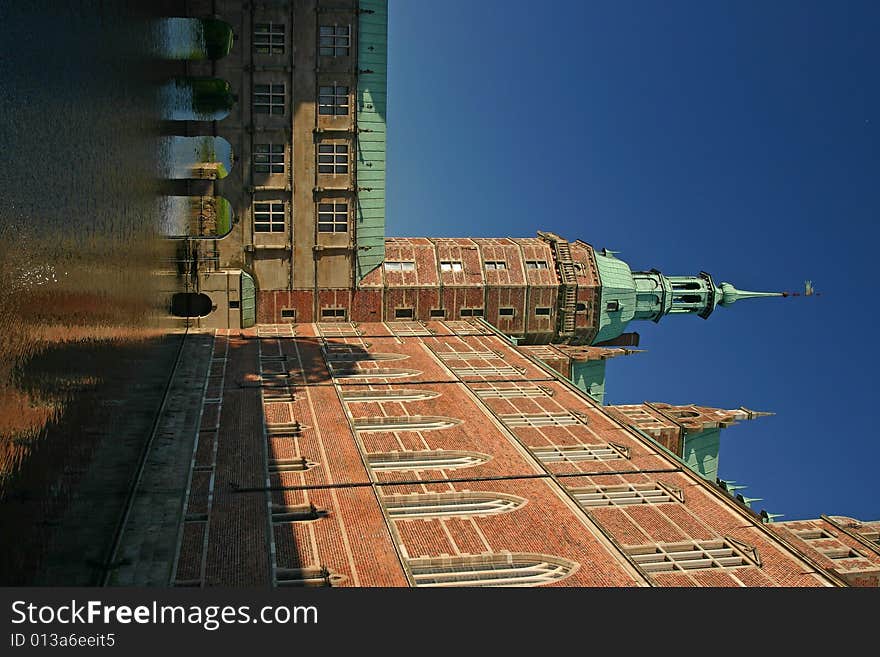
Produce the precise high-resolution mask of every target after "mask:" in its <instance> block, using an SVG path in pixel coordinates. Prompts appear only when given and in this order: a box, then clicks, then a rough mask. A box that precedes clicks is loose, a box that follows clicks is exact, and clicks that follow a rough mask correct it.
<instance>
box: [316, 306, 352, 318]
mask: <svg viewBox="0 0 880 657" xmlns="http://www.w3.org/2000/svg"><path fill="white" fill-rule="evenodd" d="M345 313H346V310H345V308H321V318H322V319H328V318H334V319H345Z"/></svg>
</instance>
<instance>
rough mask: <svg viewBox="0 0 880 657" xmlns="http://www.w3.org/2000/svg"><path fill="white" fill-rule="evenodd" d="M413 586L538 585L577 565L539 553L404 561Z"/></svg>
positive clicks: (557, 577)
mask: <svg viewBox="0 0 880 657" xmlns="http://www.w3.org/2000/svg"><path fill="white" fill-rule="evenodd" d="M407 565H408V566H409V569H410V572H411V573H412V575H413V580H414V581H415V584H416V586H431V587H439V586H540V585H541V584H547V583H550V582H554V581H558V580H561V579H564V578H565V577H568V576H569V575H570V574H572V573H573V572H574V571H575V570H576V569H577V567H578V565H577V564H575V563H572V562H571V561H568V560H567V559H562V558H560V557H553V556H549V555H543V554H516V553H513V554H511V553H501V554H489V555H466V556H460V557H435V558H423V559H410V560H408V561H407Z"/></svg>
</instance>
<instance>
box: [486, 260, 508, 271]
mask: <svg viewBox="0 0 880 657" xmlns="http://www.w3.org/2000/svg"><path fill="white" fill-rule="evenodd" d="M486 269H507V263H506V262H504V261H503V260H487V261H486Z"/></svg>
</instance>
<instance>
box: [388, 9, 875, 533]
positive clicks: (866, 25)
mask: <svg viewBox="0 0 880 657" xmlns="http://www.w3.org/2000/svg"><path fill="white" fill-rule="evenodd" d="M389 5H390V7H389V42H390V43H389V103H388V125H389V143H388V157H389V170H388V190H389V198H388V227H387V234H388V235H389V236H395V235H396V236H417V235H430V236H471V237H489V236H514V237H526V236H534V234H535V231H536V230H550V231H553V232H556V233H558V234H560V235H562V236H564V237H567V238H568V239H576V238H580V239H583V240H585V241H587V242H589V243H590V244H592V245H594V246H595V247H597V248H601V247H607V248H609V249H613V250H619V251H620V252H621V253H620V254H619V255H618V257H620V258H622V259H624V260H626V261H627V262H628V263H629V264H630V266H631V267H632V268H633V269H634V270H639V269H641V270H645V269H650V268H652V267H655V268H657V269H659V270H661V271H662V272H664V273H666V274H696V273H698V272H699V271H700V270H705V271H708V272H709V273H711V274H712V275H713V277H714V278H715V280H716V282H721V281H730V282H732V283H734V284H735V285H736V286H737V287H739V288H740V289H767V290H780V291H781V290H793V291H798V290H800V291H802V290H803V285H804V280H805V279H811V280H812V281H813V284H814V286H815V288H816V290H817V291H819V292H821V293H822V295H821V296H818V297H811V298H803V297H801V298H788V299H758V300H750V301H742V302H740V303H737V304H736V305H734V306H733V307H731V308H720V307H719V308H718V309H717V310H716V311H715V313H714V314H713V315H712V317H710V318H709V319H708V320H705V321H704V320H701V319H698V318H696V317H666V318H664V320H663V321H662V322H661V323H660V324H658V325H654V324H652V323H650V322H647V323H646V322H634V323H632V324H631V325H630V327H631V329H635V330H638V331H639V332H640V333H641V335H642V348H644V349H647V352H646V353H643V354H639V355H633V356H628V357H621V358H617V359H615V360H613V361H610V362H609V365H608V386H607V390H608V395H607V400H608V401H609V402H610V403H638V402H641V401H645V400H648V401H662V402H670V403H700V404H705V405H710V406H718V407H728V408H736V407H738V406H741V405H744V406H747V407H749V408H753V409H756V410H769V411H775V412H776V413H777V415H776V416H774V417H770V418H762V419H759V420H755V421H752V422H747V423H742V424H740V425H738V426H735V427H731V428H729V429H727V430H726V431H724V432H723V434H722V447H721V461H720V464H721V467H720V472H721V476H722V477H723V478H725V479H733V480H736V481H737V482H738V483H743V484H747V485H748V486H749V488H748V489H746V490H744V491H742V492H743V493H744V494H745V495H747V496H750V497H761V498H763V501H762V502H756V503H755V504H754V505H753V508H756V509H761V508H766V509H767V510H768V511H771V512H780V513H785V514H786V515H785V518H784V519H788V520H790V519H797V518H806V517H818V515H819V514H821V513H827V514H836V515H851V516H855V517H859V518H861V519H865V520H866V519H875V518H880V492H878V485H877V483H878V477H877V466H878V464H880V442H878V438H877V430H876V424H877V420H876V418H877V417H878V416H877V415H875V411H876V410H877V408H878V406H880V402H878V399H877V393H876V390H877V385H876V377H877V374H878V356H877V350H876V348H875V346H874V345H873V343H872V341H871V335H873V331H874V330H875V328H876V326H877V320H878V304H880V295H878V294H877V286H876V284H875V280H874V279H875V276H876V274H875V272H876V267H875V265H874V261H875V258H876V253H877V249H878V247H880V240H878V236H880V229H878V218H880V212H878V210H880V176H878V174H880V151H878V145H880V143H878V142H880V139H878V134H880V133H878V128H880V111H878V109H880V90H878V82H877V81H878V77H877V66H878V62H880V39H878V37H877V35H878V34H880V3H878V2H861V3H859V2H831V1H823V2H806V1H804V0H798V1H785V2H784V1H780V0H774V2H745V1H736V2H732V1H731V2H721V1H692V2H681V1H664V2H660V1H659V0H655V1H648V0H643V1H640V2H626V1H622V0H614V1H607V2H586V1H584V0H545V1H543V2H536V1H535V0H528V1H527V0H503V1H502V0H491V1H490V0H483V1H477V0H445V1H444V2H435V1H431V2H429V1H428V0H389Z"/></svg>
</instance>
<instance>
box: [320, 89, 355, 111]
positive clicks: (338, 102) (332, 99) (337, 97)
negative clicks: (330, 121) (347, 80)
mask: <svg viewBox="0 0 880 657" xmlns="http://www.w3.org/2000/svg"><path fill="white" fill-rule="evenodd" d="M348 105H349V104H348V87H343V86H340V85H338V84H334V85H328V86H326V87H319V88H318V114H320V115H321V116H345V115H347V114H348Z"/></svg>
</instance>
